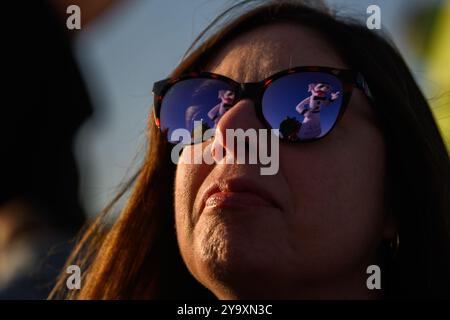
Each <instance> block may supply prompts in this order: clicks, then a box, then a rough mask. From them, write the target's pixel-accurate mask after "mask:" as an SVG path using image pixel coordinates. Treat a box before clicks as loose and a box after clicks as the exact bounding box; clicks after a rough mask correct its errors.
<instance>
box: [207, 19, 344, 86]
mask: <svg viewBox="0 0 450 320" xmlns="http://www.w3.org/2000/svg"><path fill="white" fill-rule="evenodd" d="M296 66H330V67H336V68H346V66H345V64H344V62H343V61H342V59H341V58H340V57H339V55H338V54H337V52H336V51H335V50H334V49H333V47H332V46H331V44H329V43H328V42H327V40H326V39H325V38H324V37H323V36H321V35H320V34H319V33H318V32H317V31H315V30H314V29H311V28H309V27H305V26H301V25H297V24H293V23H277V24H271V25H265V26H261V27H258V28H256V29H253V30H251V31H248V32H246V33H243V34H241V35H239V36H238V37H236V38H234V39H233V40H231V41H230V42H228V43H227V44H225V45H224V46H223V47H222V48H220V49H219V50H218V52H216V53H215V54H214V56H213V57H212V59H210V61H209V62H208V63H207V64H206V67H205V70H207V71H210V72H214V73H218V74H222V75H225V76H227V77H230V78H232V79H234V80H236V81H239V82H254V81H261V80H262V79H264V78H267V77H268V76H270V75H272V74H274V73H276V72H278V71H281V70H285V69H288V68H290V67H296Z"/></svg>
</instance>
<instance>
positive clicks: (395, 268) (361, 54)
mask: <svg viewBox="0 0 450 320" xmlns="http://www.w3.org/2000/svg"><path fill="white" fill-rule="evenodd" d="M278 22H291V23H297V24H300V25H303V26H309V27H311V28H314V29H315V30H317V31H318V32H319V33H320V34H321V35H322V36H323V37H324V38H325V39H326V40H327V41H328V43H329V44H330V45H331V46H332V47H333V48H334V49H335V50H336V51H337V52H338V53H339V54H340V55H341V57H342V58H343V59H344V61H345V62H346V64H347V65H348V66H349V67H350V68H352V69H355V70H358V71H360V72H362V74H363V75H364V77H365V79H366V80H367V82H368V83H369V86H370V89H371V91H372V95H373V97H374V101H375V107H376V113H377V115H378V118H379V122H380V125H381V129H382V132H383V134H384V137H385V144H386V148H387V167H388V170H387V172H386V174H387V181H388V182H387V186H386V193H387V195H388V199H389V203H388V205H387V210H388V211H389V212H390V213H391V214H393V215H395V216H396V218H397V220H398V231H399V235H400V239H401V240H400V241H401V243H400V248H399V252H398V254H397V255H396V256H395V257H392V256H391V255H390V253H389V248H387V246H385V245H384V244H381V245H380V254H381V255H382V256H383V267H382V270H383V277H382V279H383V285H382V287H383V288H384V291H383V292H384V295H385V297H386V298H392V297H402V298H406V297H444V296H445V297H449V296H450V294H449V288H450V270H449V250H450V249H449V248H450V246H449V210H450V209H449V201H450V190H449V183H450V165H449V157H448V153H447V151H446V149H445V145H444V143H443V140H442V138H441V135H440V133H439V131H438V128H437V126H436V123H435V121H434V119H433V116H432V114H431V111H430V108H429V105H428V103H427V101H426V100H425V98H424V96H423V94H422V93H421V91H420V89H419V88H418V86H417V84H416V82H415V81H414V79H413V77H412V75H411V72H410V71H409V69H408V67H407V66H406V64H405V62H404V61H403V58H402V57H401V56H400V54H399V53H398V52H397V50H396V49H395V48H394V46H393V45H392V44H391V43H390V42H389V41H387V40H385V39H384V38H383V37H382V36H381V35H380V34H378V33H375V32H372V31H370V30H368V29H367V28H366V27H365V25H362V24H359V23H357V22H354V21H351V20H349V19H341V18H338V17H337V16H336V15H335V14H334V13H332V12H330V11H329V10H328V9H326V8H325V7H323V6H322V5H320V4H319V5H318V4H314V5H312V4H308V5H305V2H304V1H284V0H281V1H280V0H277V1H242V2H239V3H238V4H236V5H234V6H232V7H231V8H230V9H228V10H226V11H225V12H224V13H223V14H221V15H220V16H219V17H218V18H217V19H216V20H214V21H213V22H212V23H211V25H210V26H208V27H207V28H206V30H205V31H204V32H203V33H202V34H201V35H200V36H199V38H198V39H196V40H195V41H194V43H193V45H192V47H191V48H190V49H189V50H188V52H187V54H186V56H185V57H184V59H183V60H182V62H181V63H180V64H179V65H178V66H177V67H176V68H175V70H174V71H173V72H172V76H177V75H179V74H181V73H184V72H188V71H198V70H201V69H202V67H203V66H204V65H205V64H206V62H207V61H209V59H210V58H211V57H213V56H214V54H215V53H216V52H218V50H220V48H221V47H222V46H223V45H224V44H225V43H227V42H228V41H230V40H231V39H233V38H235V37H237V36H238V35H240V34H242V33H243V32H246V31H248V30H250V29H253V28H256V27H258V26H261V25H266V24H271V23H278ZM148 126H149V130H148V150H147V152H146V157H145V161H144V164H143V165H142V167H141V168H140V169H139V170H138V172H137V173H136V175H135V176H134V177H133V179H132V180H131V181H130V182H129V184H128V185H127V186H126V187H125V188H124V189H123V190H122V192H120V193H119V194H118V195H117V197H116V198H115V199H113V201H112V203H111V204H110V205H109V206H108V207H107V208H106V209H105V210H104V211H103V213H102V214H101V215H100V216H99V217H98V218H97V219H96V220H95V222H94V223H92V225H90V226H88V227H87V229H86V230H85V231H84V232H83V233H82V236H81V239H80V242H79V244H78V246H77V248H76V249H75V251H74V252H73V254H72V256H71V258H70V260H69V261H68V264H78V265H79V266H80V267H81V270H82V274H83V278H82V284H81V290H79V291H71V292H67V290H66V289H65V281H66V274H65V273H63V274H62V276H61V278H60V280H59V283H58V285H57V286H56V288H55V289H54V290H53V292H52V294H51V296H50V297H51V298H75V299H77V298H78V299H147V298H148V299H151V298H188V299H192V298H211V299H213V298H214V296H213V295H212V293H211V292H209V291H208V290H207V289H206V288H204V287H203V286H202V285H201V284H199V283H198V282H197V281H196V280H195V279H194V278H193V276H192V275H191V274H190V273H189V271H188V270H187V268H186V266H185V264H184V263H183V261H182V259H181V256H180V252H179V248H178V245H177V240H176V232H175V221H174V208H173V207H174V206H173V204H174V199H173V187H174V175H175V165H174V164H173V163H172V162H171V160H170V150H171V145H169V144H168V143H167V142H166V140H165V139H163V137H162V135H161V134H160V133H159V131H158V130H157V128H156V126H155V124H154V122H153V117H152V116H150V117H149V122H148ZM127 190H131V194H130V196H129V198H128V200H127V202H126V204H125V205H124V207H123V208H122V209H121V211H120V215H119V217H118V218H117V219H116V221H115V222H114V223H113V225H112V226H111V227H109V225H108V223H107V221H108V219H110V218H109V214H111V212H113V211H114V210H113V208H114V204H115V203H116V202H117V201H118V199H120V198H121V196H122V195H123V194H125V193H126V192H127ZM355 227H357V226H355ZM385 247H386V248H385Z"/></svg>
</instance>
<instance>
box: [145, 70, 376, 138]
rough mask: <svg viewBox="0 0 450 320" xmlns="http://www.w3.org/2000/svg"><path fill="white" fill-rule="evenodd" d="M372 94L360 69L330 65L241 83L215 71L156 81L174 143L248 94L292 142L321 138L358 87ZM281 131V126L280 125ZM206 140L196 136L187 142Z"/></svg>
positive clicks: (157, 108)
mask: <svg viewBox="0 0 450 320" xmlns="http://www.w3.org/2000/svg"><path fill="white" fill-rule="evenodd" d="M355 87H356V88H358V89H361V90H362V91H363V92H364V93H365V94H366V96H367V97H368V98H369V99H370V100H371V94H370V91H369V88H368V86H367V83H366V82H365V80H364V78H363V76H362V74H361V73H359V72H355V71H352V70H341V69H336V68H329V67H296V68H291V69H288V70H284V71H280V72H277V73H275V74H273V75H271V76H270V77H268V78H266V79H264V80H263V81H260V82H252V83H238V82H236V81H234V80H233V79H230V78H227V77H225V76H222V75H219V74H214V73H210V72H199V73H189V74H186V75H182V76H180V77H177V78H169V79H165V80H161V81H158V82H156V83H155V84H154V86H153V94H154V117H155V123H156V126H157V127H158V128H159V129H160V131H161V132H162V133H164V134H165V135H166V137H167V140H168V141H169V142H170V143H179V142H180V141H179V140H176V139H171V137H172V134H173V132H174V131H175V130H177V129H185V130H187V131H189V132H190V133H193V134H195V133H198V132H200V133H201V135H200V136H201V137H203V135H202V133H203V132H205V131H206V130H207V129H214V128H215V127H216V126H217V124H218V122H219V120H220V118H221V117H223V115H224V114H225V113H226V112H227V111H228V110H230V109H231V108H232V107H233V106H234V105H235V104H236V103H237V102H239V101H240V100H242V99H251V100H252V101H253V102H254V105H255V108H256V114H257V116H258V117H259V119H260V120H261V122H262V123H263V124H264V125H265V126H266V128H268V129H278V133H277V135H278V137H279V138H280V140H282V141H286V142H303V141H315V140H318V139H320V138H323V137H324V136H326V135H327V134H329V133H330V132H331V131H332V129H333V128H334V126H335V125H336V123H337V121H338V120H339V119H340V118H341V117H342V115H343V113H344V111H345V109H346V107H347V105H348V102H349V101H350V97H351V94H352V91H353V89H354V88H355ZM275 132H276V131H275ZM204 140H207V139H206V138H204V139H201V141H198V140H195V141H194V139H193V138H192V140H191V141H189V142H188V143H187V144H194V143H198V142H202V141H204Z"/></svg>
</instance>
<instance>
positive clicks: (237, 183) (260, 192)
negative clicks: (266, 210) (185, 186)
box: [199, 178, 281, 213]
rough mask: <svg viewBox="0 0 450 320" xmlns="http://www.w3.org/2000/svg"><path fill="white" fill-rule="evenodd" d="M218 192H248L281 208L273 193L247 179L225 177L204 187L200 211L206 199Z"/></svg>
mask: <svg viewBox="0 0 450 320" xmlns="http://www.w3.org/2000/svg"><path fill="white" fill-rule="evenodd" d="M218 192H249V193H253V194H256V195H257V196H259V197H261V198H263V199H265V200H266V201H268V202H269V203H271V204H272V205H273V206H274V207H275V208H278V209H280V210H281V205H280V204H279V203H278V202H277V201H276V200H275V199H274V197H273V195H272V194H271V193H270V192H269V191H268V190H266V189H264V188H261V187H260V186H259V185H258V184H256V183H254V182H252V181H251V180H247V179H242V178H238V179H227V180H221V181H219V182H217V183H213V184H212V185H210V186H209V187H207V188H206V189H205V191H204V192H203V193H202V196H201V202H200V211H199V213H201V212H202V211H203V209H204V208H205V204H206V201H207V200H208V198H209V197H210V196H212V195H213V194H215V193H218Z"/></svg>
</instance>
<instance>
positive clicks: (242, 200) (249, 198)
mask: <svg viewBox="0 0 450 320" xmlns="http://www.w3.org/2000/svg"><path fill="white" fill-rule="evenodd" d="M226 207H245V208H251V207H273V205H272V204H271V203H270V202H268V201H267V200H265V199H263V198H262V197H260V196H258V195H256V194H254V193H251V192H217V193H214V194H212V195H211V196H209V198H208V199H207V200H206V202H205V209H206V208H226Z"/></svg>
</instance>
